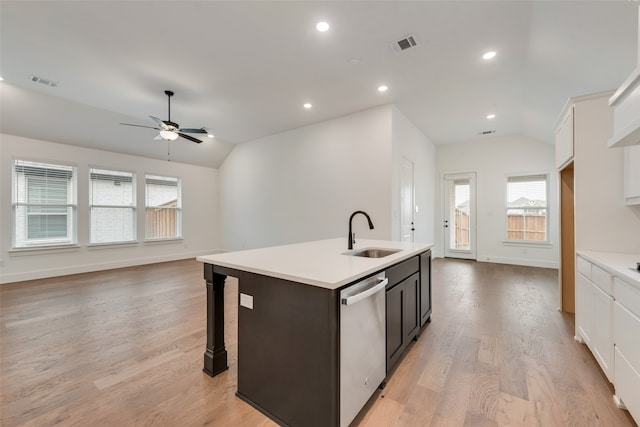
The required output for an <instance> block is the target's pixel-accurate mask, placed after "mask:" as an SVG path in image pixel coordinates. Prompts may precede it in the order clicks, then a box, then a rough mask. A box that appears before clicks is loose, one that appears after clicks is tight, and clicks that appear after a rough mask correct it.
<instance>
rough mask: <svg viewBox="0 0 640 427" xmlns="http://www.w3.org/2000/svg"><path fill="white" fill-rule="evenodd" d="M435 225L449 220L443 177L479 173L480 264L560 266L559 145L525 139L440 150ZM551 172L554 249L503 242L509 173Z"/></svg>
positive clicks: (439, 240)
mask: <svg viewBox="0 0 640 427" xmlns="http://www.w3.org/2000/svg"><path fill="white" fill-rule="evenodd" d="M436 164H437V170H438V172H437V178H436V179H437V180H438V182H437V185H436V188H437V196H436V197H437V198H436V206H437V209H436V224H442V221H443V219H444V206H443V175H444V174H450V173H463V172H476V201H477V206H476V215H477V221H476V224H477V240H476V242H477V245H476V250H477V260H478V261H486V262H496V263H503V264H518V265H529V266H534V267H548V268H557V267H558V219H557V218H558V197H557V186H558V184H557V173H556V170H555V150H554V146H553V145H550V144H545V143H543V142H540V141H536V140H533V139H530V138H526V137H524V136H520V135H506V136H498V137H493V138H489V139H485V140H483V141H471V142H465V143H456V144H444V145H438V146H437V149H436ZM541 172H542V173H548V175H549V180H550V181H549V190H550V191H549V194H548V195H547V197H548V203H549V217H548V221H550V224H549V233H550V236H549V237H550V241H551V245H549V246H535V245H524V244H522V245H519V244H514V243H508V244H505V243H504V239H505V237H506V231H505V227H506V209H505V205H506V199H507V197H506V188H507V184H506V182H507V181H506V176H507V174H522V173H532V174H535V173H541ZM435 243H436V247H435V248H434V253H435V255H436V256H443V254H444V248H443V245H444V235H443V231H442V227H439V226H438V227H436V242H435Z"/></svg>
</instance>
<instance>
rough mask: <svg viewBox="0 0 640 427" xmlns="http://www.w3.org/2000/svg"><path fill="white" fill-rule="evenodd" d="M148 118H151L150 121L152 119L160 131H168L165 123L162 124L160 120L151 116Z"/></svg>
mask: <svg viewBox="0 0 640 427" xmlns="http://www.w3.org/2000/svg"><path fill="white" fill-rule="evenodd" d="M149 117H151V119H152V120H153V121H154V122H156V123H158V124H159V125H160V127H161V128H162V129H164V130H169V127H168V126H167V125H166V123H165V122H163V121H162V120H160V119H159V118H157V117H153V116H149Z"/></svg>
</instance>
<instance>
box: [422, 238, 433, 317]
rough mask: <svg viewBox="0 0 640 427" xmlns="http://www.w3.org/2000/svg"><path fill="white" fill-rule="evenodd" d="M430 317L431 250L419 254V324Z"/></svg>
mask: <svg viewBox="0 0 640 427" xmlns="http://www.w3.org/2000/svg"><path fill="white" fill-rule="evenodd" d="M430 318H431V251H427V252H426V253H424V254H422V255H420V326H423V325H424V324H425V323H427V320H429V319H430Z"/></svg>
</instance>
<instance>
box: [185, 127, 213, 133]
mask: <svg viewBox="0 0 640 427" xmlns="http://www.w3.org/2000/svg"><path fill="white" fill-rule="evenodd" d="M180 132H185V133H204V134H207V133H209V132H207V131H206V130H205V129H203V128H200V129H190V128H187V129H182V128H181V129H180Z"/></svg>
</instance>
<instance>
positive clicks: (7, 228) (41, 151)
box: [0, 134, 220, 283]
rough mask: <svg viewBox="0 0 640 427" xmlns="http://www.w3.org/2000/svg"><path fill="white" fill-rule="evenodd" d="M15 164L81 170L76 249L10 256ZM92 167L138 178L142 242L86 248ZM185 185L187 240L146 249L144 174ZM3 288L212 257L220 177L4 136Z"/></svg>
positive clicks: (0, 158) (0, 150)
mask: <svg viewBox="0 0 640 427" xmlns="http://www.w3.org/2000/svg"><path fill="white" fill-rule="evenodd" d="M13 158H21V159H27V160H36V161H43V162H55V161H63V162H66V163H69V162H71V163H74V164H75V165H76V166H77V167H78V244H79V247H78V248H73V249H64V250H62V249H59V250H55V249H53V250H38V251H26V252H11V230H12V206H11V181H12V180H11V172H12V166H11V165H12V160H13ZM90 166H96V167H102V168H115V169H124V170H129V171H133V172H136V173H137V177H138V191H137V201H138V209H137V215H138V230H137V234H138V239H139V242H138V243H135V244H131V245H115V246H93V247H88V246H87V243H88V241H89V221H88V194H89V172H88V168H89V167H90ZM145 173H152V174H158V175H166V176H177V177H180V178H181V179H182V205H183V217H182V235H183V239H182V240H179V241H174V242H165V243H147V244H145V243H142V240H143V238H144V174H145ZM0 179H1V184H0V185H1V192H0V193H1V196H0V201H1V207H0V230H1V233H0V259H1V261H0V268H1V274H0V282H1V283H6V282H14V281H22V280H30V279H36V278H43V277H52V276H59V275H65V274H74V273H81V272H88V271H97V270H104V269H109V268H118V267H126V266H132V265H140V264H147V263H154V262H161V261H169V260H176V259H184V258H190V257H194V256H197V255H202V254H207V253H212V252H214V251H216V250H218V248H219V247H220V245H219V231H218V230H219V218H218V171H217V170H216V169H213V168H206V167H201V166H193V165H187V164H182V163H175V162H168V161H160V160H154V159H147V158H143V157H136V156H130V155H125V154H117V153H112V152H107V151H99V150H93V149H88V148H80V147H77V146H71V145H64V144H56V143H52V142H46V141H39V140H34V139H27V138H21V137H17V136H12V135H4V134H3V135H0Z"/></svg>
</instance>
